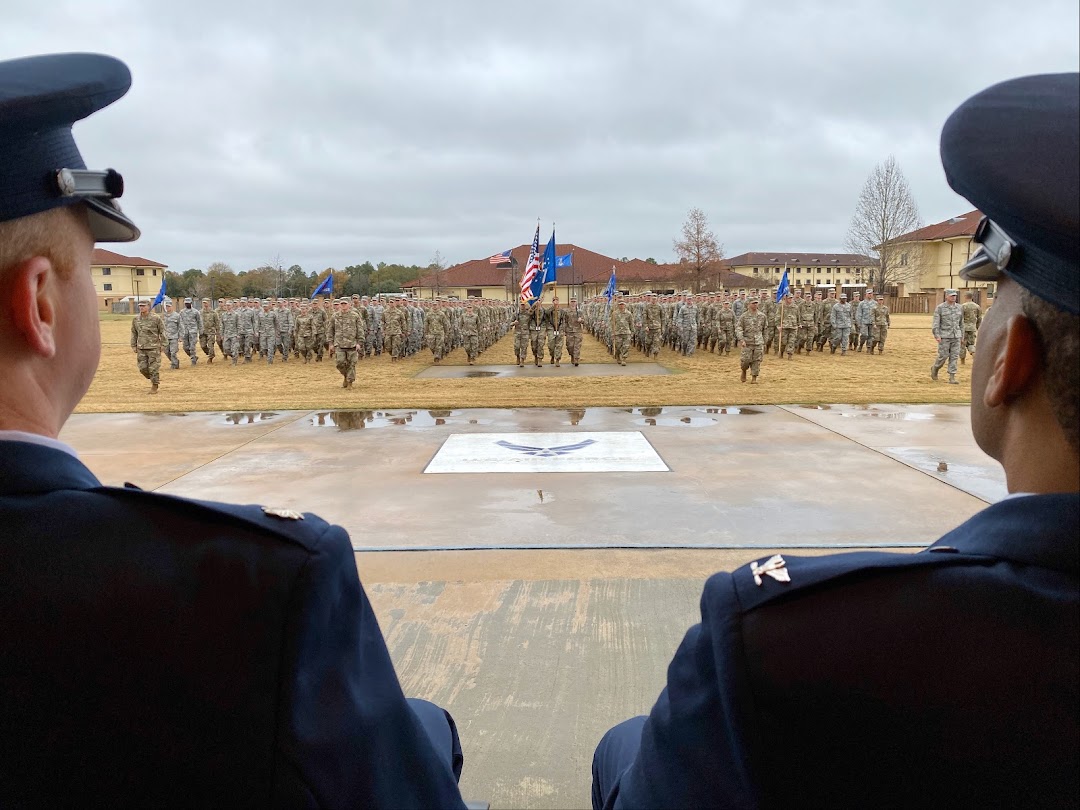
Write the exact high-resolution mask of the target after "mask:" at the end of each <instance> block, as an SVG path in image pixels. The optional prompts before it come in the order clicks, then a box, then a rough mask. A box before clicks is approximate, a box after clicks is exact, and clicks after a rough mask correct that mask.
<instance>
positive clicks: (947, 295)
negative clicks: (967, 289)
mask: <svg viewBox="0 0 1080 810" xmlns="http://www.w3.org/2000/svg"><path fill="white" fill-rule="evenodd" d="M951 295H956V290H946V291H945V297H946V298H948V297H949V296H951Z"/></svg>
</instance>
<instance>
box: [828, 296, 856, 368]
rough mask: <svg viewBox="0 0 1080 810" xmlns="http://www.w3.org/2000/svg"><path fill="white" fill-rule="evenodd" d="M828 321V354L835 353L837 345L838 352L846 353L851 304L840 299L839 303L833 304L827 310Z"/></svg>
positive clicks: (849, 332)
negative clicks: (829, 327) (830, 331)
mask: <svg viewBox="0 0 1080 810" xmlns="http://www.w3.org/2000/svg"><path fill="white" fill-rule="evenodd" d="M829 321H830V323H831V324H832V344H831V346H830V351H829V353H830V354H836V349H837V347H839V348H840V354H841V355H845V354H847V350H848V343H849V341H850V339H851V304H849V303H848V302H847V301H846V300H845V299H841V300H840V303H839V304H834V305H833V308H832V309H831V310H830V311H829Z"/></svg>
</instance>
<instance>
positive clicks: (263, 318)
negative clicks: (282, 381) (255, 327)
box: [259, 301, 278, 366]
mask: <svg viewBox="0 0 1080 810" xmlns="http://www.w3.org/2000/svg"><path fill="white" fill-rule="evenodd" d="M277 334H278V320H277V313H276V312H274V310H272V309H270V302H269V301H263V302H262V312H260V313H259V355H260V356H261V357H262V358H263V359H265V360H266V364H267V365H268V366H272V365H273V364H274V354H275V353H276V352H277Z"/></svg>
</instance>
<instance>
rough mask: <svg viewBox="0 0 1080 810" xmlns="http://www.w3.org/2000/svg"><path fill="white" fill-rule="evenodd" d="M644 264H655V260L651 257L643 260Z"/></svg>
mask: <svg viewBox="0 0 1080 810" xmlns="http://www.w3.org/2000/svg"><path fill="white" fill-rule="evenodd" d="M645 263H646V264H657V261H656V259H654V258H653V257H652V256H650V257H649V258H647V259H646V260H645Z"/></svg>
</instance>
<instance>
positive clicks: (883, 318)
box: [870, 303, 892, 354]
mask: <svg viewBox="0 0 1080 810" xmlns="http://www.w3.org/2000/svg"><path fill="white" fill-rule="evenodd" d="M873 317H874V322H873V323H872V324H871V327H870V354H873V353H874V347H875V346H876V347H877V350H878V354H885V339H886V338H887V337H888V336H889V327H890V326H892V320H891V319H890V318H889V308H888V307H887V306H885V304H884V303H880V304H878V305H877V306H876V307H874V313H873Z"/></svg>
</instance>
